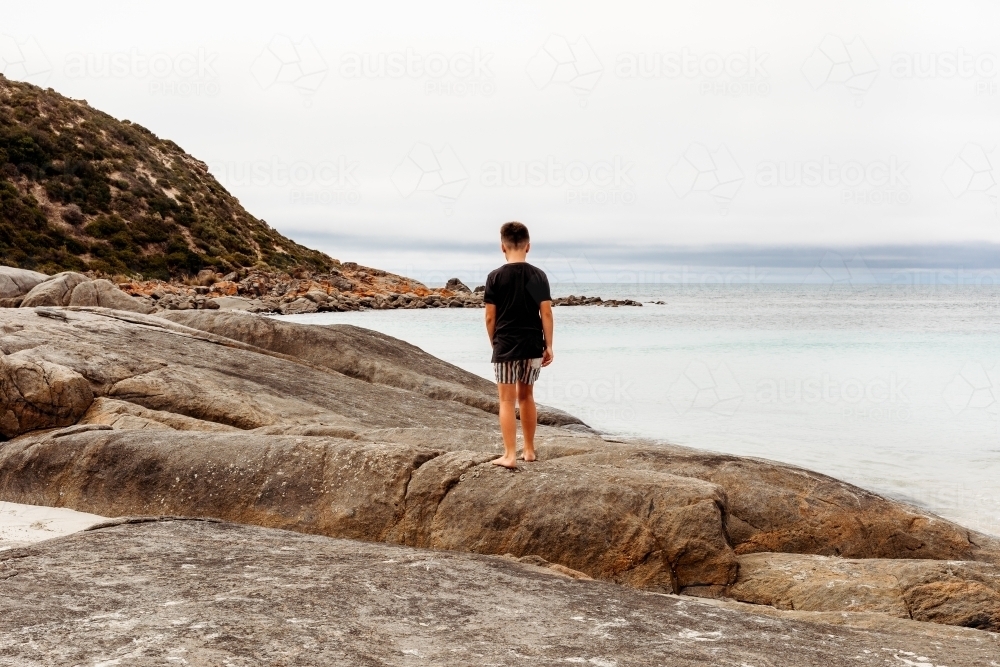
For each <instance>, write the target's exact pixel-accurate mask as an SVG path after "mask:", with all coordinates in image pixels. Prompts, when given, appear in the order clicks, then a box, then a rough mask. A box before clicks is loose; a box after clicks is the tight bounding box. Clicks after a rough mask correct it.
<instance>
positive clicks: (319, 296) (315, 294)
mask: <svg viewBox="0 0 1000 667" xmlns="http://www.w3.org/2000/svg"><path fill="white" fill-rule="evenodd" d="M305 296H306V298H307V299H309V300H310V301H312V302H313V303H316V304H323V303H326V302H327V301H329V300H330V295H329V294H327V293H326V292H324V291H323V290H321V289H311V290H309V291H308V292H306V295H305Z"/></svg>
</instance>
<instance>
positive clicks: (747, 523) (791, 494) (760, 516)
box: [593, 445, 1000, 564]
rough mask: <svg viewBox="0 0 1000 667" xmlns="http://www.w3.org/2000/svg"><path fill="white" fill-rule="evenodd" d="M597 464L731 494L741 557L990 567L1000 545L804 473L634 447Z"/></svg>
mask: <svg viewBox="0 0 1000 667" xmlns="http://www.w3.org/2000/svg"><path fill="white" fill-rule="evenodd" d="M593 460H594V462H595V463H603V464H608V465H615V466H620V467H624V468H628V469H635V468H647V469H651V470H658V471H662V472H668V473H671V474H674V475H680V476H683V477H695V478H698V479H703V480H705V481H708V482H712V483H713V484H718V485H719V486H721V487H722V488H724V489H725V490H726V496H727V499H728V510H729V514H728V516H727V519H726V529H727V533H728V535H729V538H730V540H731V542H732V544H733V548H734V549H735V550H736V553H737V554H749V553H757V552H786V553H803V554H817V555H827V556H841V557H845V558H895V559H900V558H907V559H909V558H916V559H942V560H987V561H989V562H993V563H998V564H1000V540H997V539H995V538H989V537H986V536H974V534H973V533H971V531H968V530H965V529H964V528H961V527H960V526H956V525H955V524H953V523H951V522H949V521H945V520H944V519H941V518H939V517H935V516H933V515H929V514H927V513H924V512H921V511H919V510H917V509H916V508H913V507H909V506H907V505H904V504H902V503H897V502H893V501H891V500H887V499H886V498H883V497H881V496H879V495H878V494H875V493H871V492H870V491H866V490H864V489H861V488H859V487H856V486H854V485H851V484H847V483H846V482H842V481H840V480H837V479H833V478H832V477H828V476H826V475H822V474H819V473H815V472H812V471H810V470H804V469H802V468H798V467H796V466H792V465H787V464H780V463H775V462H774V461H765V460H762V459H754V458H750V457H739V456H730V455H724V454H713V453H709V452H698V451H694V450H691V449H688V448H685V447H671V446H668V445H662V446H657V447H628V446H623V447H620V448H617V449H615V450H609V451H603V452H599V453H595V454H594V455H593Z"/></svg>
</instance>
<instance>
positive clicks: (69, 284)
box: [21, 271, 90, 308]
mask: <svg viewBox="0 0 1000 667" xmlns="http://www.w3.org/2000/svg"><path fill="white" fill-rule="evenodd" d="M88 280H90V278H88V277H87V276H85V275H83V274H82V273H74V272H73V271H65V272H63V273H57V274H56V275H54V276H52V277H51V278H49V279H48V280H46V281H45V282H41V283H39V284H37V285H35V286H34V287H33V288H32V289H31V291H30V292H28V293H27V294H26V295H25V296H24V300H23V301H21V307H22V308H31V307H35V306H68V305H69V301H70V299H71V298H72V296H73V290H74V289H75V288H76V286H77V285H79V284H81V283H85V282H87V281H88Z"/></svg>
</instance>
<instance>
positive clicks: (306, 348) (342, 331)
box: [164, 313, 583, 428]
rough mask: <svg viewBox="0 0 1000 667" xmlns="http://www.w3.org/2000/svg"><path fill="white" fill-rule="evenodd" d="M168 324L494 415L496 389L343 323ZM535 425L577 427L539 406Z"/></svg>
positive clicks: (232, 318)
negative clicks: (181, 325)
mask: <svg viewBox="0 0 1000 667" xmlns="http://www.w3.org/2000/svg"><path fill="white" fill-rule="evenodd" d="M164 317H166V318H169V319H170V320H172V321H174V322H179V323H181V324H184V325H187V326H190V327H194V328H195V329H200V330H202V331H207V332H210V333H213V334H217V335H221V336H225V337H226V338H231V339H234V340H239V341H242V342H244V343H248V344H251V345H256V346H259V347H263V348H266V349H268V350H271V351H272V352H278V353H281V354H287V355H290V356H293V357H296V358H299V359H302V360H305V361H308V362H310V363H314V364H317V365H319V366H322V367H324V368H329V369H331V370H334V371H336V372H338V373H343V374H344V375H347V376H348V377H353V378H358V379H361V380H364V381H365V382H372V383H375V384H379V385H386V386H390V387H397V388H399V389H405V390H408V391H416V392H420V393H422V394H424V395H425V396H428V397H431V398H434V399H436V400H441V399H445V400H452V401H457V402H459V403H464V404H465V405H468V406H471V407H474V408H477V409H479V410H484V411H486V412H489V413H490V414H491V415H493V414H497V413H498V412H499V409H500V408H499V404H498V402H497V399H496V385H495V384H493V383H492V382H490V381H489V380H485V379H483V378H481V377H479V376H477V375H473V374H472V373H467V372H466V371H463V370H461V369H460V368H458V367H457V366H453V365H452V364H449V363H447V362H445V361H442V360H440V359H438V358H436V357H433V356H431V355H429V354H427V353H426V352H424V351H423V350H421V349H420V348H418V347H416V346H414V345H410V344H409V343H405V342H403V341H400V340H397V339H395V338H392V337H391V336H386V335H384V334H380V333H378V332H375V331H369V330H367V329H362V328H360V327H355V326H351V325H345V324H336V325H330V326H324V327H316V326H309V325H305V324H297V323H293V322H281V321H278V320H273V319H266V318H260V317H250V316H248V315H245V314H242V313H212V314H209V313H164ZM538 420H539V423H540V424H546V425H550V426H562V425H568V424H583V422H581V421H580V420H579V419H577V418H576V417H573V416H572V415H569V414H567V413H565V412H562V411H561V410H556V409H554V408H550V407H546V406H539V410H538ZM491 428H492V424H491Z"/></svg>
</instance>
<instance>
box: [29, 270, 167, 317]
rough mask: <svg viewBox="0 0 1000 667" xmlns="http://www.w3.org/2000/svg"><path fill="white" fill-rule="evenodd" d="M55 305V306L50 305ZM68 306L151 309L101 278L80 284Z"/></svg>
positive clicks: (128, 309)
mask: <svg viewBox="0 0 1000 667" xmlns="http://www.w3.org/2000/svg"><path fill="white" fill-rule="evenodd" d="M36 305H50V304H36ZM51 305H55V304H51ZM65 305H68V306H99V307H101V308H113V309H115V310H127V311H132V312H136V313H150V312H152V311H153V309H152V308H151V307H150V306H148V305H146V304H145V303H143V302H142V301H139V300H138V299H135V298H133V297H131V296H129V295H128V294H126V293H125V292H123V291H121V290H120V289H118V288H117V287H115V285H114V283H112V282H111V281H110V280H104V279H103V278H101V279H98V280H91V281H88V282H84V283H80V284H79V285H77V286H76V287H74V288H73V293H72V294H71V295H70V299H69V303H67V304H65Z"/></svg>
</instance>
